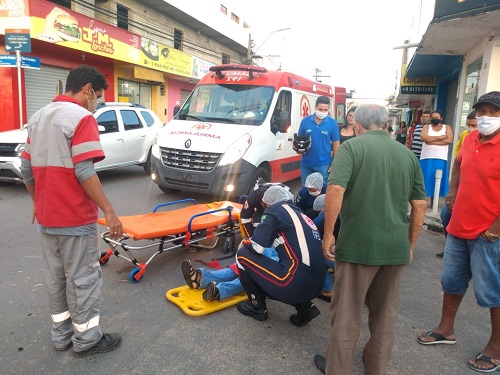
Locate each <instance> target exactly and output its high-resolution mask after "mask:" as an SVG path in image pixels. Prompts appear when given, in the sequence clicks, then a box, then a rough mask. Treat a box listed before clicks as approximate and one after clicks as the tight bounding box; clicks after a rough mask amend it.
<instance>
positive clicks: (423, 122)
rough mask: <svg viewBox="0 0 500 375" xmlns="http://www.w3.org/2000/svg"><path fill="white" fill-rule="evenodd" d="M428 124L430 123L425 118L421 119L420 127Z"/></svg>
mask: <svg viewBox="0 0 500 375" xmlns="http://www.w3.org/2000/svg"><path fill="white" fill-rule="evenodd" d="M429 122H430V121H429V119H428V118H427V117H422V125H427V124H428V123H429Z"/></svg>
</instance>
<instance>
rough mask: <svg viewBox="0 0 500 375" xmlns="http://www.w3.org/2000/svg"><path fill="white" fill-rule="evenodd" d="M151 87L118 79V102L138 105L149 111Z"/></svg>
mask: <svg viewBox="0 0 500 375" xmlns="http://www.w3.org/2000/svg"><path fill="white" fill-rule="evenodd" d="M151 92H152V89H151V85H149V84H147V83H142V82H135V81H128V80H125V79H118V101H119V102H125V103H132V104H140V105H143V106H144V107H146V108H149V109H151Z"/></svg>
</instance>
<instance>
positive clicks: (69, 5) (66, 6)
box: [49, 0, 71, 9]
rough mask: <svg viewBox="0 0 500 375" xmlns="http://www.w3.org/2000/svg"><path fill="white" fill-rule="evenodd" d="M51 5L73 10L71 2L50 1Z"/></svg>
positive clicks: (65, 0) (63, 0)
mask: <svg viewBox="0 0 500 375" xmlns="http://www.w3.org/2000/svg"><path fill="white" fill-rule="evenodd" d="M49 1H50V2H51V3H54V4H57V5H60V6H62V7H65V8H68V9H71V0H49Z"/></svg>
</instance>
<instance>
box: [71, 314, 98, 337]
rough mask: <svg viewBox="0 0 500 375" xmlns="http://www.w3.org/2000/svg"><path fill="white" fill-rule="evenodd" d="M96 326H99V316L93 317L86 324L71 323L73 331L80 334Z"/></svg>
mask: <svg viewBox="0 0 500 375" xmlns="http://www.w3.org/2000/svg"><path fill="white" fill-rule="evenodd" d="M98 325H99V315H97V316H94V317H93V318H92V319H90V320H89V321H88V322H87V323H83V324H76V323H75V322H73V327H74V328H75V331H77V332H80V333H82V332H85V331H88V330H89V329H91V328H94V327H97V326H98Z"/></svg>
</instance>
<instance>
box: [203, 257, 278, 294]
mask: <svg viewBox="0 0 500 375" xmlns="http://www.w3.org/2000/svg"><path fill="white" fill-rule="evenodd" d="M262 255H265V256H267V257H269V258H271V259H273V260H276V261H278V260H279V258H278V253H277V252H276V250H274V248H272V247H268V248H267V249H266V250H264V253H262ZM200 271H201V279H200V289H205V288H206V287H207V286H208V284H209V283H210V282H212V281H215V283H216V284H217V289H219V295H220V300H221V301H222V300H224V299H226V298H230V297H232V296H235V295H237V294H240V293H243V291H244V290H243V287H242V286H241V282H240V279H239V278H238V275H237V274H235V273H234V271H233V270H232V269H231V268H229V267H226V268H223V269H221V270H209V269H207V268H200Z"/></svg>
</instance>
